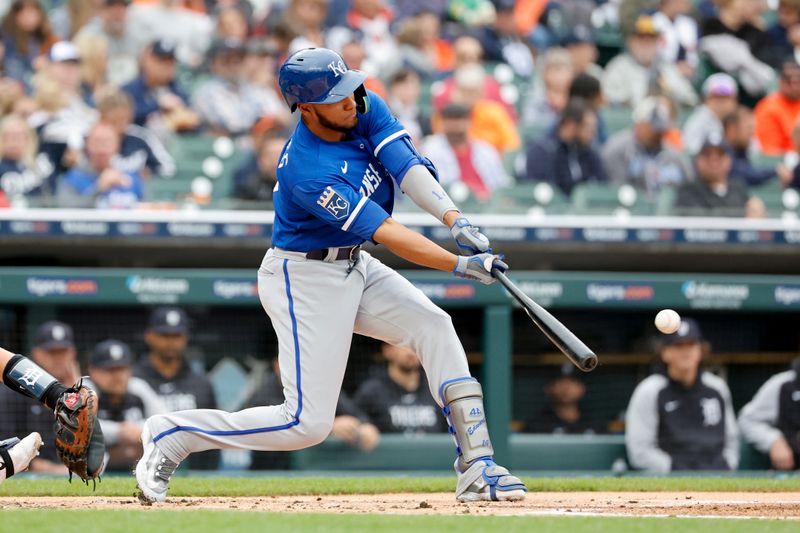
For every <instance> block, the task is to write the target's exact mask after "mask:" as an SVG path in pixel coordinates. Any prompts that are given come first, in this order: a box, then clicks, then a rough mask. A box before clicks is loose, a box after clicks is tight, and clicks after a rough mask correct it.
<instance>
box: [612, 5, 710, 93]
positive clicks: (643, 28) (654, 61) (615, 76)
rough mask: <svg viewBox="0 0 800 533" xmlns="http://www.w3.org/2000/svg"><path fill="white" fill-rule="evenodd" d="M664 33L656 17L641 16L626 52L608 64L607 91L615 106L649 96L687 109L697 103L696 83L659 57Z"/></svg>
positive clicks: (629, 39)
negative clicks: (658, 96) (666, 97)
mask: <svg viewBox="0 0 800 533" xmlns="http://www.w3.org/2000/svg"><path fill="white" fill-rule="evenodd" d="M660 37H661V32H660V31H659V29H658V28H657V27H656V25H655V23H654V22H653V17H651V16H649V15H641V16H640V17H639V18H638V19H637V20H636V24H635V26H634V31H633V33H632V34H630V35H629V36H628V37H627V38H626V39H625V44H626V51H625V52H623V53H621V54H619V55H618V56H616V57H615V58H614V59H612V60H611V61H609V63H608V65H606V70H605V77H604V79H603V92H604V93H605V95H606V100H608V102H609V104H612V105H629V106H634V105H636V103H637V102H641V101H642V99H644V98H645V97H646V96H648V95H665V96H668V97H670V98H672V99H674V100H676V101H678V102H679V103H681V104H683V105H686V106H694V105H696V104H697V94H695V92H694V89H693V88H692V84H691V83H690V82H689V80H688V79H687V78H686V77H684V75H683V74H682V73H681V72H680V70H678V67H677V66H675V64H673V63H668V62H664V61H661V60H660V59H659V57H658V43H659V39H660Z"/></svg>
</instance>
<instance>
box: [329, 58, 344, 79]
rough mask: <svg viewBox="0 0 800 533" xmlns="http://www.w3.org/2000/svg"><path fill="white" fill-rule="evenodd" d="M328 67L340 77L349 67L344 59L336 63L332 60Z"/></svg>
mask: <svg viewBox="0 0 800 533" xmlns="http://www.w3.org/2000/svg"><path fill="white" fill-rule="evenodd" d="M328 68H329V69H331V71H332V72H333V73H334V74H335V75H336V77H337V78H338V77H339V76H341V75H343V74H345V73H347V67H346V66H345V64H344V61H341V60H339V62H337V63H335V62H333V61H331V62H330V63H328Z"/></svg>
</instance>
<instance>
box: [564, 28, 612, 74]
mask: <svg viewBox="0 0 800 533" xmlns="http://www.w3.org/2000/svg"><path fill="white" fill-rule="evenodd" d="M561 46H563V47H564V49H565V50H566V51H567V52H569V56H570V60H571V61H570V62H571V63H572V69H573V71H574V72H575V74H576V75H578V74H589V75H591V76H594V77H595V78H598V79H601V78H602V77H603V67H601V66H600V65H598V64H597V58H598V55H599V52H598V50H597V44H596V43H595V38H594V34H593V33H592V30H591V28H588V27H587V26H575V27H574V28H571V29H570V30H569V31H568V32H567V34H566V35H565V36H564V37H563V38H562V39H561Z"/></svg>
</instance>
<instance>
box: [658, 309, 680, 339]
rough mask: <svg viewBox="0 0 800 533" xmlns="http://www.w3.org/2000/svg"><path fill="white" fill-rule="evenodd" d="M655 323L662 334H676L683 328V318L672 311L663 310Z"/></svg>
mask: <svg viewBox="0 0 800 533" xmlns="http://www.w3.org/2000/svg"><path fill="white" fill-rule="evenodd" d="M655 322H656V327H657V328H658V331H660V332H661V333H667V334H670V333H675V332H676V331H678V328H679V327H681V316H680V315H679V314H678V313H676V312H675V311H673V310H672V309H662V310H661V311H659V312H658V314H657V315H656V321H655Z"/></svg>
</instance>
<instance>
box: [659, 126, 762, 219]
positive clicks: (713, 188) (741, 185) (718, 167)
mask: <svg viewBox="0 0 800 533" xmlns="http://www.w3.org/2000/svg"><path fill="white" fill-rule="evenodd" d="M731 165H732V158H731V154H730V147H729V146H728V145H727V144H726V143H725V139H724V137H723V136H722V134H717V133H712V134H710V135H709V136H708V137H707V138H706V140H705V141H704V142H703V144H702V145H701V147H700V151H699V152H698V154H697V155H696V156H695V158H694V167H695V171H696V178H695V179H694V180H692V181H689V182H686V183H684V184H683V185H681V186H680V187H679V188H678V195H677V198H676V199H675V206H674V209H673V210H674V211H675V213H677V214H680V215H689V216H692V215H694V216H745V217H747V218H763V217H765V216H766V208H765V206H764V202H763V201H761V199H760V198H759V197H757V196H753V195H751V194H750V191H749V190H748V188H747V184H746V183H745V182H744V181H743V180H740V179H731Z"/></svg>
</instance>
